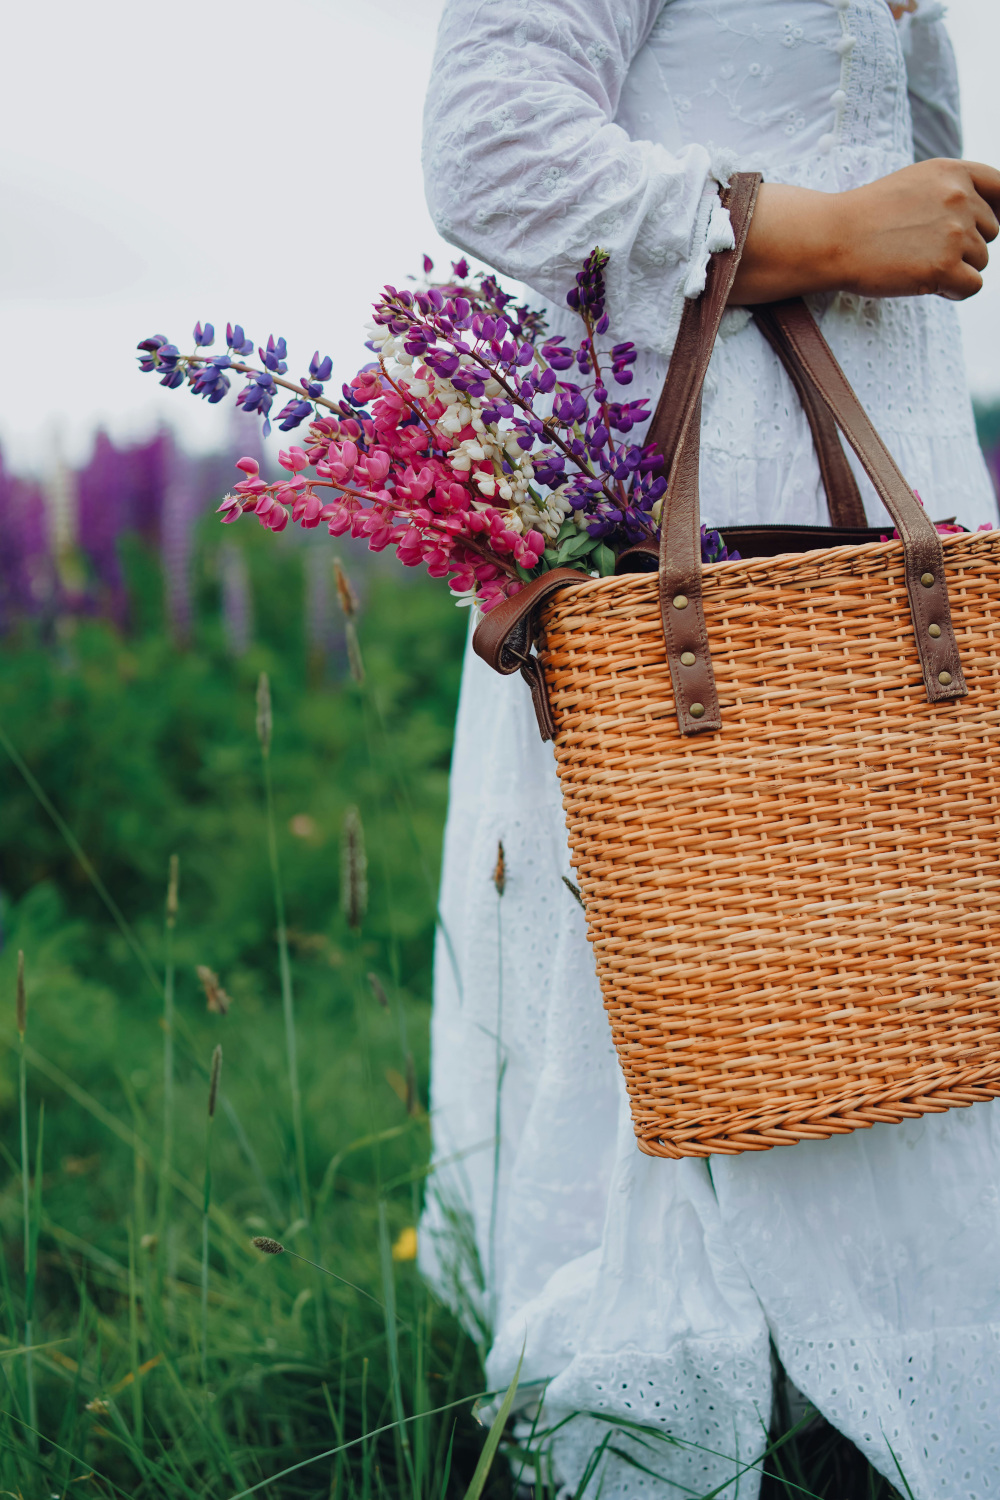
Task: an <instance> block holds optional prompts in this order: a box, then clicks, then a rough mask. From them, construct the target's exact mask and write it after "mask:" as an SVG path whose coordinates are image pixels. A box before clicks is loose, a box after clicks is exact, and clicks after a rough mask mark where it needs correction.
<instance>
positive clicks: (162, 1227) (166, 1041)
mask: <svg viewBox="0 0 1000 1500" xmlns="http://www.w3.org/2000/svg"><path fill="white" fill-rule="evenodd" d="M179 875H180V869H179V862H178V859H177V855H176V854H171V856H170V865H169V872H168V875H167V900H166V913H165V918H164V933H163V951H164V959H163V1147H162V1152H161V1156H160V1180H159V1187H158V1191H157V1203H156V1239H157V1257H158V1260H159V1264H160V1267H161V1278H160V1279H161V1284H162V1280H163V1278H162V1267H163V1265H164V1257H165V1254H166V1244H165V1240H166V1236H167V1231H168V1227H169V1222H170V1217H169V1215H170V1169H171V1167H172V1165H173V1153H174V929H175V928H176V926H177V912H178V899H177V898H178V885H179Z"/></svg>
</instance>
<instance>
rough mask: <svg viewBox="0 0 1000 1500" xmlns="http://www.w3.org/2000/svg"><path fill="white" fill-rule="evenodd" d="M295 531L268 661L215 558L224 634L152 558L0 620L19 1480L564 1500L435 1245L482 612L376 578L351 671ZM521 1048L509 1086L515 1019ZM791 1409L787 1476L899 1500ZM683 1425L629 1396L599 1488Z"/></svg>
mask: <svg viewBox="0 0 1000 1500" xmlns="http://www.w3.org/2000/svg"><path fill="white" fill-rule="evenodd" d="M261 540H262V541H263V542H264V543H265V547H261V546H260V545H259V544H258V542H257V540H256V538H251V539H250V541H249V542H248V543H247V545H248V547H249V551H250V561H251V567H252V569H253V570H254V573H255V585H256V587H255V594H256V597H257V598H258V599H259V600H260V601H261V603H260V606H259V608H258V619H259V638H258V643H257V644H256V645H255V646H254V647H253V649H252V650H251V652H250V653H249V654H248V656H247V657H246V658H245V659H243V660H241V661H237V662H234V661H232V660H230V659H229V658H228V657H227V656H226V653H225V650H224V647H223V637H222V632H221V629H220V628H219V625H218V623H217V620H216V613H217V595H216V585H215V584H214V583H213V580H212V574H211V567H210V561H211V558H210V552H209V551H208V550H207V549H203V551H202V554H201V563H200V568H201V572H200V574H199V611H198V621H199V623H198V627H197V634H196V637H195V642H194V646H193V648H192V649H191V650H189V651H186V652H179V651H177V650H175V649H174V647H173V646H172V645H171V643H170V642H169V640H168V639H167V637H166V635H165V634H164V631H163V626H162V621H161V620H160V619H159V618H158V617H156V614H155V610H153V607H152V605H151V604H150V599H151V598H152V596H153V592H154V591H153V588H152V583H151V579H152V578H153V576H154V575H153V573H152V572H151V569H152V568H153V563H152V562H151V560H150V559H149V558H148V557H144V556H143V555H142V554H141V553H138V552H137V553H135V554H134V555H133V556H132V558H131V563H130V566H131V568H132V574H133V577H132V585H133V591H134V592H135V593H136V594H137V595H138V596H141V598H142V600H143V605H142V609H143V611H144V612H145V615H144V620H143V621H139V622H137V625H136V628H135V630H134V632H133V633H132V634H131V635H130V636H128V637H121V636H119V635H117V634H116V633H115V632H114V631H112V630H111V629H110V628H109V627H107V626H106V625H104V624H102V623H101V622H99V621H90V622H88V621H78V622H76V623H75V624H74V623H73V622H63V624H62V625H61V626H59V627H58V628H56V629H54V630H53V632H52V633H51V634H50V635H49V636H48V637H32V636H29V635H24V636H22V637H21V638H20V639H17V640H13V641H11V640H8V641H7V642H6V643H4V644H3V645H2V646H0V733H2V736H3V738H2V739H0V744H2V745H4V746H6V747H7V751H8V753H7V754H6V755H3V756H0V759H2V761H3V764H2V765H0V805H2V807H3V810H4V816H3V818H2V820H0V900H2V906H0V917H2V923H3V948H2V951H0V1043H2V1044H3V1045H4V1047H5V1055H6V1063H5V1066H4V1068H3V1069H2V1070H0V1111H2V1114H3V1121H4V1126H5V1129H4V1133H3V1137H2V1139H0V1153H2V1155H3V1160H4V1167H5V1171H4V1173H3V1176H2V1179H0V1236H2V1239H3V1249H4V1255H3V1259H2V1269H0V1275H2V1285H0V1292H2V1307H0V1492H6V1493H7V1494H10V1495H17V1496H22V1497H24V1500H34V1497H36V1496H37V1497H39V1500H41V1497H46V1496H59V1497H63V1496H70V1495H95V1496H102V1497H105V1496H106V1497H111V1496H115V1495H127V1496H136V1497H143V1500H146V1497H164V1500H188V1497H194V1496H212V1497H227V1500H234V1497H237V1496H246V1495H250V1494H260V1495H266V1496H269V1497H282V1500H284V1497H288V1500H292V1497H310V1500H311V1497H315V1500H319V1497H330V1496H333V1495H335V1496H341V1495H344V1496H347V1497H349V1500H395V1497H397V1496H399V1497H404V1496H405V1497H407V1500H431V1497H434V1500H447V1497H450V1496H454V1497H456V1500H461V1497H463V1496H465V1497H467V1500H480V1497H481V1496H486V1497H487V1500H506V1497H508V1496H512V1495H513V1494H514V1493H515V1492H516V1491H517V1489H518V1484H519V1476H520V1482H521V1485H522V1488H523V1487H524V1483H525V1480H526V1476H527V1477H532V1479H533V1484H532V1487H533V1489H534V1491H535V1495H536V1497H537V1500H554V1493H553V1492H552V1486H551V1484H550V1483H549V1482H548V1480H547V1478H546V1475H547V1472H548V1470H547V1465H546V1461H545V1457H544V1455H545V1450H546V1448H547V1445H548V1443H549V1441H550V1438H551V1433H550V1432H549V1431H548V1430H547V1429H546V1428H545V1426H544V1418H543V1414H544V1408H542V1415H540V1416H539V1418H538V1420H537V1422H536V1425H535V1431H534V1435H533V1437H532V1438H531V1440H530V1441H529V1443H528V1445H527V1448H526V1449H524V1451H522V1448H521V1447H520V1446H519V1445H518V1443H517V1442H515V1441H514V1440H513V1438H512V1436H511V1432H510V1430H509V1422H508V1419H509V1416H510V1412H511V1408H512V1404H513V1402H514V1391H513V1390H511V1391H510V1392H508V1393H507V1394H506V1396H504V1395H503V1393H495V1395H494V1409H495V1410H496V1413H497V1414H496V1416H495V1418H494V1420H493V1423H492V1425H491V1427H490V1430H489V1432H487V1431H486V1429H485V1428H484V1427H483V1426H482V1425H481V1423H480V1421H479V1420H478V1419H477V1416H476V1405H477V1401H478V1399H479V1398H480V1397H481V1396H482V1394H483V1376H482V1366H481V1358H482V1354H483V1352H484V1351H483V1348H482V1346H481V1340H480V1339H479V1337H478V1336H477V1335H476V1334H475V1333H470V1332H469V1331H468V1329H467V1328H463V1326H461V1325H460V1324H459V1323H458V1322H457V1321H456V1320H455V1318H454V1317H453V1315H452V1314H451V1312H449V1311H448V1310H447V1309H445V1308H444V1307H442V1306H441V1305H440V1304H439V1303H437V1302H436V1301H435V1300H434V1298H433V1297H432V1295H431V1294H430V1292H429V1291H428V1289H427V1288H426V1287H425V1286H424V1285H423V1284H422V1283H421V1281H420V1279H419V1277H418V1275H417V1273H416V1269H415V1265H414V1262H413V1260H412V1259H411V1258H410V1257H411V1256H412V1252H413V1234H412V1231H413V1229H414V1226H415V1224H416V1218H417V1215H418V1212H419V1206H420V1198H421V1188H422V1183H423V1181H424V1178H425V1175H426V1171H427V1162H428V1151H429V1127H428V1118H427V1114H426V1109H425V1107H424V1102H423V1101H424V1100H425V1099H426V1088H427V1029H428V1016H429V995H430V956H431V943H432V936H433V930H434V922H435V911H436V906H435V902H436V885H437V868H436V865H437V857H438V848H439V842H440V831H441V825H442V821H443V815H444V808H445V799H446V775H447V761H448V752H449V744H450V732H451V723H452V718H453V713H454V705H455V697H456V693H457V680H458V662H459V655H460V650H461V644H462V637H463V630H464V623H465V622H464V619H463V618H462V616H461V615H459V613H458V612H457V611H455V610H454V609H453V607H452V606H451V605H450V603H449V602H448V601H447V599H446V598H445V597H444V596H443V592H442V591H439V590H437V589H435V588H434V587H433V586H426V585H420V586H413V587H409V588H407V587H400V586H399V585H398V583H397V581H396V580H395V578H393V580H392V582H391V583H390V582H389V581H388V580H387V579H386V578H384V577H383V576H382V575H380V574H379V573H378V572H377V571H373V570H369V571H368V572H367V573H365V574H364V575H363V577H362V582H363V584H364V592H366V593H367V596H368V607H367V610H366V612H365V614H364V616H363V619H362V622H361V627H360V635H361V641H360V645H359V641H358V638H357V637H356V636H355V637H352V639H351V640H348V639H347V637H346V635H345V636H342V637H341V640H340V642H339V644H337V643H335V644H334V648H333V651H332V655H331V658H330V659H329V660H328V662H327V663H326V666H325V667H324V666H323V665H322V664H320V665H319V666H317V662H316V658H315V653H313V654H312V655H310V653H309V651H308V649H307V647H306V642H305V639H304V636H303V632H302V629H301V625H300V624H299V623H298V622H299V621H300V620H301V613H299V612H298V610H299V605H300V603H301V597H300V595H301V566H300V555H299V554H297V553H296V552H295V551H294V549H293V548H291V547H288V548H282V547H275V546H274V544H273V542H272V541H271V540H270V539H268V538H262V539H261ZM157 587H158V585H157ZM351 623H352V625H353V622H351ZM362 650H363V651H364V670H363V671H362V670H361V666H360V662H361V655H360V653H361V651H362ZM349 668H350V669H352V670H353V675H352V674H351V671H350V670H349ZM262 673H264V674H267V678H266V679H265V680H266V681H267V683H268V690H267V693H266V695H265V693H264V691H263V689H261V688H260V681H261V674H262ZM362 677H363V679H364V681H363V682H362V681H360V680H359V679H361V678H362ZM255 694H256V701H255ZM265 697H266V699H267V700H268V701H267V702H265ZM255 726H256V730H257V733H256V735H255ZM261 752H263V761H262V760H261ZM345 826H346V828H347V830H348V840H347V841H348V844H349V845H350V847H351V848H352V849H353V850H354V855H353V856H352V857H353V859H354V861H355V865H354V867H353V868H354V876H353V883H351V888H350V890H348V891H347V896H348V897H349V899H346V900H345V901H344V902H342V903H338V901H337V884H338V862H339V851H340V848H341V842H342V834H343V830H344V828H345ZM362 848H366V849H367V863H368V873H369V875H370V877H371V878H370V882H369V881H368V880H367V879H362V876H363V873H364V872H363V868H362V865H361V864H360V863H359V861H360V860H361V853H360V851H361V850H362ZM348 864H350V861H348ZM500 879H501V880H502V866H501V867H500ZM164 890H166V900H165V902H164ZM362 890H363V891H364V896H363V898H362ZM19 951H23V953H24V955H25V966H24V986H23V990H21V991H19V988H18V985H19V981H18V972H19V971H18V959H17V954H18V952H19ZM198 966H202V967H203V968H207V969H209V970H211V971H214V973H215V974H216V975H217V976H219V977H218V983H217V985H216V986H215V988H214V990H213V994H214V1004H215V1007H216V1008H214V1009H210V1008H209V1007H208V1003H207V999H206V990H205V989H204V988H203V987H202V984H201V983H200V982H199V980H198V978H197V973H196V971H197V968H198ZM219 990H221V991H222V994H223V997H224V1000H220V998H219V993H218V992H219ZM19 993H21V994H22V995H23V1003H20V1004H19V1003H18V1000H17V997H18V994H19ZM224 1002H229V1005H228V1011H227V1010H226V1007H225V1003H224ZM497 1048H498V1055H497V1071H498V1087H499V1081H500V1080H502V1074H503V1057H502V1037H501V1030H500V1017H499V1016H498V1037H497ZM223 1052H224V1055H225V1065H224V1068H222V1067H221V1059H222V1054H223ZM220 1070H221V1071H220ZM213 1077H214V1087H213ZM210 1099H211V1101H212V1102H211V1107H210ZM8 1142H14V1143H15V1144H14V1146H13V1147H11V1146H9V1145H8V1144H6V1143H8ZM254 1238H258V1239H260V1238H263V1239H265V1240H267V1239H271V1240H274V1241H277V1242H278V1243H279V1244H280V1245H281V1246H283V1247H284V1251H285V1253H270V1254H269V1253H262V1252H261V1251H260V1250H258V1249H256V1248H255V1247H254V1246H253V1244H252V1243H251V1241H252V1240H253V1239H254ZM474 1327H475V1324H474V1321H473V1320H472V1319H470V1320H469V1323H468V1328H471V1329H474ZM536 1395H537V1391H536ZM487 1409H489V1408H487ZM775 1422H776V1425H775V1427H774V1429H773V1431H772V1434H771V1438H772V1445H771V1447H772V1451H771V1452H770V1455H769V1457H768V1458H767V1460H766V1465H765V1466H766V1468H767V1470H768V1474H769V1477H768V1478H767V1479H765V1481H764V1490H763V1493H764V1495H765V1497H767V1500H776V1497H778V1496H782V1497H790V1496H797V1497H802V1496H809V1495H812V1496H824V1497H825V1496H830V1497H831V1500H834V1497H835V1500H844V1496H850V1497H851V1500H854V1497H855V1496H858V1497H862V1496H864V1497H869V1500H888V1496H889V1495H890V1493H891V1492H890V1489H889V1487H888V1486H887V1485H885V1484H884V1482H883V1481H881V1480H879V1479H877V1477H876V1476H873V1475H872V1473H871V1471H870V1470H868V1469H867V1466H866V1465H864V1463H863V1461H862V1460H860V1458H859V1457H858V1455H856V1454H855V1453H854V1450H852V1449H850V1445H848V1444H845V1443H844V1442H843V1440H841V1439H839V1438H837V1437H836V1435H833V1434H831V1433H830V1430H829V1429H825V1428H824V1427H823V1425H822V1424H820V1423H818V1422H817V1421H815V1420H809V1421H807V1422H805V1423H804V1424H800V1427H799V1428H798V1429H796V1428H795V1426H794V1424H793V1423H792V1422H791V1417H790V1414H789V1412H788V1411H787V1410H784V1409H782V1407H781V1404H780V1402H779V1409H778V1412H777V1414H776V1419H775ZM662 1441H663V1438H662V1435H658V1434H651V1433H648V1432H645V1431H643V1430H632V1429H628V1428H626V1427H625V1426H624V1424H617V1425H613V1426H612V1427H611V1428H609V1431H608V1433H607V1434H606V1435H605V1437H604V1438H603V1439H602V1442H601V1443H600V1444H599V1445H598V1448H597V1449H596V1450H595V1457H594V1461H593V1463H592V1465H591V1466H590V1468H589V1470H588V1472H587V1474H585V1476H584V1478H583V1480H582V1481H581V1484H580V1486H579V1487H578V1500H581V1497H582V1496H583V1495H584V1494H585V1493H586V1494H587V1495H589V1496H591V1497H593V1500H597V1496H598V1495H599V1492H600V1484H601V1478H600V1462H599V1460H600V1458H601V1456H602V1454H603V1452H605V1451H608V1450H609V1449H613V1450H616V1451H622V1452H625V1453H628V1454H629V1455H630V1461H633V1462H636V1463H642V1462H643V1459H642V1457H641V1455H642V1454H643V1453H644V1452H647V1449H644V1448H643V1445H644V1444H645V1445H649V1446H648V1456H650V1457H651V1461H652V1462H653V1463H654V1464H655V1456H656V1444H657V1443H659V1442H662Z"/></svg>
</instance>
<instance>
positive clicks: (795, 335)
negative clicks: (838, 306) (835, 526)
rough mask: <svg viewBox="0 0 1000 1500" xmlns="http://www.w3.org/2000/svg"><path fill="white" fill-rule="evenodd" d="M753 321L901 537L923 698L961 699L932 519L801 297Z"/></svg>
mask: <svg viewBox="0 0 1000 1500" xmlns="http://www.w3.org/2000/svg"><path fill="white" fill-rule="evenodd" d="M758 321H762V322H766V323H767V324H768V325H769V329H770V331H771V333H773V335H774V336H775V337H776V338H778V339H780V340H781V341H782V342H783V343H784V344H785V345H786V347H787V348H788V349H789V351H790V353H791V354H792V356H793V357H794V359H795V360H796V361H797V362H798V363H799V365H800V367H801V369H802V371H803V374H804V376H805V377H806V379H807V380H808V381H809V382H810V384H811V385H812V387H813V389H814V391H815V392H816V393H817V394H818V396H819V397H820V398H821V399H822V400H823V402H825V404H826V406H827V409H828V410H829V412H830V414H831V416H832V417H833V419H834V420H835V421H836V423H837V426H838V427H839V428H840V430H841V432H842V433H843V434H844V436H845V437H846V439H847V441H848V442H849V443H850V445H851V447H852V448H853V449H854V451H855V453H856V454H857V455H858V458H859V459H860V460H861V463H862V465H863V466H864V470H865V473H866V474H867V475H868V477H869V479H870V480H871V482H872V484H873V485H874V487H875V490H876V493H877V494H878V497H879V499H880V500H881V501H882V504H883V505H884V506H885V508H886V510H887V511H888V512H889V514H890V516H891V517H892V519H893V521H894V522H895V523H896V530H897V531H898V532H899V535H900V538H901V539H902V543H903V558H904V564H905V570H906V591H907V594H908V596H909V600H910V614H911V616H912V618H913V629H914V634H915V636H916V642H917V653H918V655H919V657H920V665H921V668H922V670H923V675H924V684H925V686H926V688H927V696H928V698H929V699H930V701H931V702H932V703H941V702H944V701H946V700H948V699H952V698H964V697H965V696H966V694H967V692H968V688H967V687H966V685H965V678H964V677H963V675H962V664H961V661H960V659H959V654H958V642H957V641H956V639H955V630H954V626H953V624H952V618H951V606H950V604H949V601H948V584H947V581H946V579H945V570H944V550H943V548H942V546H941V538H940V536H939V535H938V533H937V530H936V529H935V526H934V523H933V521H932V520H931V519H930V517H929V516H928V514H927V512H926V511H925V510H924V508H923V506H922V505H921V504H920V502H919V501H918V500H917V498H916V496H915V495H914V493H913V490H912V489H911V488H910V486H909V484H908V483H907V482H906V480H905V478H904V477H903V475H902V473H901V472H900V469H899V466H898V465H897V463H896V461H895V459H894V458H893V457H892V455H891V454H890V452H889V450H888V448H887V447H886V446H885V444H884V443H883V441H882V439H881V438H880V437H879V435H878V433H877V432H876V430H875V428H874V426H873V425H872V422H871V419H870V418H869V416H868V413H867V412H866V411H865V409H864V407H863V406H862V405H861V403H860V401H859V400H858V398H857V396H856V395H855V394H854V391H853V390H852V388H851V386H850V384H849V383H848V380H847V378H846V376H845V375H844V372H843V370H842V369H841V368H840V366H839V364H838V363H837V361H836V359H835V358H834V355H833V351H832V350H831V349H830V346H829V344H828V343H827V342H826V339H825V338H824V337H823V335H822V333H821V332H820V330H819V328H818V327H817V325H816V321H815V319H814V318H813V316H812V314H811V313H810V312H809V309H808V308H807V307H806V305H805V303H804V302H803V301H802V299H801V298H800V297H793V298H790V299H789V300H788V301H786V302H772V303H769V304H768V305H767V306H766V307H762V308H760V309H759V310H758ZM931 625H936V626H937V627H938V630H939V634H937V635H936V636H932V635H931V634H930V633H929V627H930V626H931Z"/></svg>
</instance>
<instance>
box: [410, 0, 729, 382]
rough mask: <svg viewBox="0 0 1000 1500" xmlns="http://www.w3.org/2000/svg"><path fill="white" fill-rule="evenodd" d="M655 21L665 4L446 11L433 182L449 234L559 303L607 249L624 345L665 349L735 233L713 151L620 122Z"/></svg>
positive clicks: (576, 0)
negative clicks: (634, 135)
mask: <svg viewBox="0 0 1000 1500" xmlns="http://www.w3.org/2000/svg"><path fill="white" fill-rule="evenodd" d="M661 9H662V0H534V3H532V4H531V5H530V6H526V5H524V4H523V0H522V3H518V0H446V4H445V8H444V15H443V18H442V21H441V28H440V31H439V34H438V44H437V52H436V56H435V60H434V65H433V69H432V74H431V83H430V88H429V91H428V95H427V102H426V106H425V112H424V175H425V183H426V190H427V199H428V203H429V206H430V210H431V213H432V215H433V218H434V222H435V224H436V225H437V228H438V230H439V232H440V233H441V234H442V235H443V236H444V238H445V239H447V240H449V241H450V242H451V243H452V244H455V245H457V246H459V247H460V248H461V249H462V250H465V251H467V252H469V253H470V254H472V255H475V256H477V257H479V258H480V259H482V260H485V261H486V262H487V263H488V264H490V265H492V266H495V267H497V269H499V270H500V271H501V272H503V273H504V274H506V275H509V276H513V277H516V278H518V279H519V280H521V281H524V282H526V283H527V284H528V285H529V286H530V287H531V288H532V289H533V290H534V291H536V292H537V293H539V294H540V295H541V296H542V297H544V298H545V299H546V300H547V301H548V302H549V303H550V305H551V306H553V307H557V306H559V305H561V304H562V302H563V299H564V297H565V294H566V291H567V290H568V288H569V287H570V286H571V285H572V284H573V277H574V275H575V273H576V272H577V270H579V268H580V265H581V263H582V262H583V260H584V258H585V257H586V256H587V255H588V254H589V252H590V251H591V250H592V249H593V248H594V246H595V245H600V246H602V247H603V248H604V249H605V250H608V251H609V252H610V255H611V260H610V264H609V267H608V310H609V312H610V314H611V318H612V325H613V327H614V329H615V333H616V336H617V337H618V338H629V339H632V340H633V341H634V342H636V343H637V344H640V345H641V346H642V347H645V348H647V349H653V350H657V351H659V352H662V353H666V352H669V349H670V347H671V345H672V343H673V338H674V335H675V332H676V328H677V324H678V322H679V319H680V312H681V307H682V299H683V297H684V295H685V292H686V294H687V295H688V296H691V295H696V294H697V292H699V291H700V290H701V287H702V286H703V285H704V265H705V262H706V261H707V249H708V247H711V248H722V247H723V245H724V244H725V243H726V242H725V239H724V236H725V235H726V233H727V232H728V231H729V225H728V216H724V215H723V213H722V210H721V209H720V208H719V207H718V198H717V187H716V183H715V181H714V179H713V178H712V176H711V171H710V168H711V160H710V155H709V151H708V150H707V149H706V148H705V147H704V146H701V145H686V146H683V147H682V148H681V149H679V150H678V151H676V152H672V151H668V150H667V149H666V148H665V147H663V146H662V145H659V144H656V143H654V142H653V141H647V140H633V139H631V138H630V137H629V136H628V135H627V134H626V132H625V131H624V130H623V129H622V128H621V126H619V125H617V124H615V115H616V111H617V108H618V101H619V97H620V95H621V91H622V87H623V85H624V83H625V80H626V75H627V74H628V72H629V69H630V67H631V65H632V63H633V59H635V58H636V57H637V55H638V54H639V52H640V51H641V50H642V48H643V46H644V44H645V42H646V40H647V37H648V36H649V33H650V31H651V30H652V28H653V26H654V25H655V23H656V20H657V16H658V14H659V12H660V11H661ZM651 133H652V132H651ZM720 237H723V238H722V243H720V244H718V245H717V244H716V243H715V241H716V240H718V239H720ZM730 242H731V241H730Z"/></svg>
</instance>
